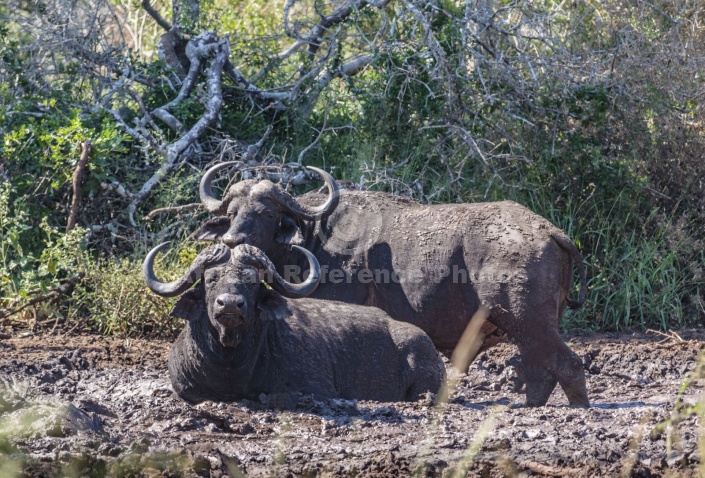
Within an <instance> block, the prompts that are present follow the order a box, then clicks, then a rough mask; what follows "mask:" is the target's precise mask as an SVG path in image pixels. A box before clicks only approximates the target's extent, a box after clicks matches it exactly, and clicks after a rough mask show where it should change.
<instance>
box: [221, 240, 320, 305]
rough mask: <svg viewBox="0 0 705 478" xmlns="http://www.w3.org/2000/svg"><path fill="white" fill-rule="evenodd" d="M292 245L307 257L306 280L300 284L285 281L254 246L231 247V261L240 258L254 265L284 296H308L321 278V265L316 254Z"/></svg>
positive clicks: (293, 297) (292, 297)
mask: <svg viewBox="0 0 705 478" xmlns="http://www.w3.org/2000/svg"><path fill="white" fill-rule="evenodd" d="M292 247H293V248H294V249H296V250H298V251H299V252H301V253H303V254H304V255H305V256H306V258H307V259H308V266H309V274H308V277H307V278H306V280H305V281H304V282H302V283H301V284H294V283H291V282H287V281H286V280H285V279H284V278H283V277H282V276H280V275H279V273H278V272H277V271H276V269H275V267H274V264H272V262H271V261H270V260H269V258H268V257H267V256H266V255H265V254H264V253H263V252H262V251H260V250H259V249H257V248H256V247H254V246H250V245H239V246H237V247H236V248H235V249H233V261H237V260H240V261H241V262H243V263H245V264H249V265H251V266H254V267H256V268H257V269H258V270H259V272H260V273H261V274H262V275H263V276H264V278H265V279H266V281H267V283H269V285H271V286H272V288H273V289H274V290H276V291H277V292H279V293H280V294H281V295H283V296H284V297H289V298H291V299H298V298H302V297H306V296H309V295H311V294H313V291H315V290H316V287H318V283H319V282H320V280H321V265H320V264H319V263H318V260H317V259H316V256H314V255H313V254H312V253H311V252H310V251H308V250H306V249H304V248H303V247H299V246H292Z"/></svg>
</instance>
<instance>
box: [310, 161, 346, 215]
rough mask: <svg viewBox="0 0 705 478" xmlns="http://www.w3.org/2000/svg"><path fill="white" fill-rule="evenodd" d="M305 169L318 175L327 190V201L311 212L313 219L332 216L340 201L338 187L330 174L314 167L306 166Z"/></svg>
mask: <svg viewBox="0 0 705 478" xmlns="http://www.w3.org/2000/svg"><path fill="white" fill-rule="evenodd" d="M306 169H309V170H311V171H313V172H314V173H316V174H318V175H319V176H320V177H321V179H323V182H325V184H326V187H327V188H328V199H327V200H326V202H325V203H324V204H322V205H321V206H318V207H317V208H314V209H313V210H311V212H312V213H313V216H314V218H315V219H325V218H326V217H328V216H330V215H331V214H333V211H335V209H336V208H337V207H338V202H339V201H340V187H339V186H338V183H337V181H336V180H335V178H334V177H333V175H332V174H330V173H328V172H326V171H324V170H322V169H320V168H317V167H315V166H306Z"/></svg>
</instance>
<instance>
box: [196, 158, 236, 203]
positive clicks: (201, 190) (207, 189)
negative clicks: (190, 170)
mask: <svg viewBox="0 0 705 478" xmlns="http://www.w3.org/2000/svg"><path fill="white" fill-rule="evenodd" d="M236 164H241V163H240V161H226V162H224V163H219V164H216V165H215V166H213V167H211V168H210V169H209V170H208V171H206V173H205V174H204V175H203V177H202V178H201V183H200V184H199V186H198V194H199V195H200V196H201V203H203V207H205V208H206V210H207V211H208V212H215V211H217V210H218V209H220V206H221V205H222V204H223V201H222V200H221V199H218V198H216V197H215V196H214V195H213V188H212V183H213V178H214V177H215V173H217V172H218V171H220V170H221V169H223V168H228V167H230V166H234V165H236Z"/></svg>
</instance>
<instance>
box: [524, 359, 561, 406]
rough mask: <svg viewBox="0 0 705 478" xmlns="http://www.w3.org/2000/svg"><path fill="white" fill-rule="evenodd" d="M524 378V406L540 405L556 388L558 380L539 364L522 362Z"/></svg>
mask: <svg viewBox="0 0 705 478" xmlns="http://www.w3.org/2000/svg"><path fill="white" fill-rule="evenodd" d="M523 368H524V380H525V381H526V406H527V407H542V406H544V405H546V402H547V401H548V397H550V396H551V393H552V392H553V389H554V388H556V384H557V383H558V380H557V379H556V378H554V377H553V375H551V374H550V373H549V372H548V370H546V369H545V368H544V367H543V366H541V365H536V364H533V363H524V364H523Z"/></svg>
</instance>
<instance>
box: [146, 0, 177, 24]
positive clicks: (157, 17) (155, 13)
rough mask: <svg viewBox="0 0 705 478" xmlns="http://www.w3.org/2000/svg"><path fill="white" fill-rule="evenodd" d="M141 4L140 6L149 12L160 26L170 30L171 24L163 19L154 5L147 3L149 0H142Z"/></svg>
mask: <svg viewBox="0 0 705 478" xmlns="http://www.w3.org/2000/svg"><path fill="white" fill-rule="evenodd" d="M141 5H142V8H144V9H145V11H146V12H147V13H149V14H150V15H151V17H152V18H154V20H155V21H156V22H157V23H158V24H159V26H160V27H162V28H163V29H164V30H166V31H169V30H171V24H170V23H169V22H167V21H166V20H164V17H162V16H161V15H160V14H159V12H158V11H156V10H155V9H154V7H153V6H152V5H151V4H150V3H149V0H142V2H141Z"/></svg>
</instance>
